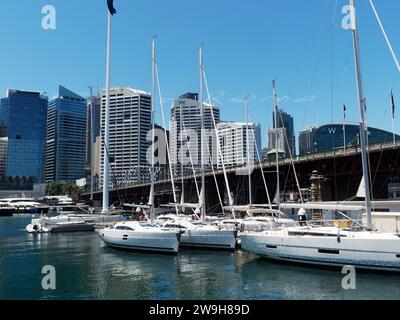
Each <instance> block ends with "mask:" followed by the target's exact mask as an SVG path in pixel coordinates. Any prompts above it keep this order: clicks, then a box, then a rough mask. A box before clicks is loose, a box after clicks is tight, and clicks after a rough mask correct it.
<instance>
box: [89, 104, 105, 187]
mask: <svg viewBox="0 0 400 320" xmlns="http://www.w3.org/2000/svg"><path fill="white" fill-rule="evenodd" d="M92 115H93V121H92ZM100 117H101V97H100V96H92V97H90V98H89V99H88V101H87V115H86V156H85V175H86V181H87V182H88V185H90V183H91V182H90V179H91V171H92V170H91V169H92V168H93V175H94V171H96V168H94V165H95V161H94V153H95V152H96V150H95V143H96V139H97V138H98V137H99V136H100ZM92 127H93V128H92ZM92 130H93V134H92ZM92 148H93V150H92ZM92 153H93V154H92ZM92 160H93V161H92ZM97 171H98V170H97Z"/></svg>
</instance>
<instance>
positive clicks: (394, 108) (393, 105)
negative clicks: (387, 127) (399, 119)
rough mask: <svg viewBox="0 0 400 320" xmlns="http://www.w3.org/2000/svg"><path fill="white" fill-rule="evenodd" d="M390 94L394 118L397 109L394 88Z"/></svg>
mask: <svg viewBox="0 0 400 320" xmlns="http://www.w3.org/2000/svg"><path fill="white" fill-rule="evenodd" d="M390 95H391V98H392V117H393V119H394V113H395V111H396V106H395V104H394V96H393V90H392V91H390Z"/></svg>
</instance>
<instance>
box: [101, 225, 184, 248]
mask: <svg viewBox="0 0 400 320" xmlns="http://www.w3.org/2000/svg"><path fill="white" fill-rule="evenodd" d="M98 232H99V235H100V238H101V239H102V240H103V241H104V243H105V244H107V245H108V246H110V247H115V248H120V249H126V250H133V251H146V252H161V253H169V254H177V253H178V251H179V233H178V232H172V231H154V232H153V231H121V230H113V229H107V228H106V229H102V230H99V231H98Z"/></svg>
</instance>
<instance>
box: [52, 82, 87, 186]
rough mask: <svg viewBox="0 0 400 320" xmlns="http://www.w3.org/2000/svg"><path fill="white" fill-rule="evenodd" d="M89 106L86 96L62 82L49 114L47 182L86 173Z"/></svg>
mask: <svg viewBox="0 0 400 320" xmlns="http://www.w3.org/2000/svg"><path fill="white" fill-rule="evenodd" d="M86 109H87V105H86V99H84V98H82V97H81V96H79V95H78V94H76V93H74V92H72V91H70V90H68V89H66V88H64V87H63V86H59V90H58V97H57V98H56V99H54V100H52V101H50V103H49V112H48V117H47V145H46V182H50V181H56V182H65V181H75V180H77V179H80V178H82V177H84V174H85V154H86V112H87V111H86Z"/></svg>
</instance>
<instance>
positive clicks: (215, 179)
mask: <svg viewBox="0 0 400 320" xmlns="http://www.w3.org/2000/svg"><path fill="white" fill-rule="evenodd" d="M215 130H217V129H215ZM207 147H209V146H207ZM208 150H209V149H208ZM209 160H210V163H211V169H212V173H213V176H214V182H215V186H216V188H217V194H218V200H219V203H220V205H221V208H222V213H223V214H224V216H225V209H224V203H223V202H222V198H221V192H220V191H219V185H218V180H217V176H216V174H215V169H214V161H213V158H212V155H211V154H210V156H209Z"/></svg>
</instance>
